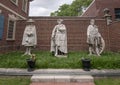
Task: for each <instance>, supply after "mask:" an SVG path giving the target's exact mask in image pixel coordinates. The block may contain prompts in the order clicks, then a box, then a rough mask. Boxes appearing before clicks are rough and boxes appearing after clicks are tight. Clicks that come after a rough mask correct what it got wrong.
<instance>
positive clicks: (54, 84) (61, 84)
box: [30, 82, 95, 85]
mask: <svg viewBox="0 0 120 85" xmlns="http://www.w3.org/2000/svg"><path fill="white" fill-rule="evenodd" d="M30 85H95V84H94V83H93V82H86V83H80V82H78V83H71V82H70V83H64V82H59V83H56V82H47V83H45V82H44V83H31V84H30Z"/></svg>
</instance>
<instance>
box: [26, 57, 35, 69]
mask: <svg viewBox="0 0 120 85" xmlns="http://www.w3.org/2000/svg"><path fill="white" fill-rule="evenodd" d="M35 63H36V60H32V59H27V64H28V71H33V70H34V68H35Z"/></svg>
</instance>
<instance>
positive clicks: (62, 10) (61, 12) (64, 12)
mask: <svg viewBox="0 0 120 85" xmlns="http://www.w3.org/2000/svg"><path fill="white" fill-rule="evenodd" d="M92 1H93V0H75V1H73V2H72V4H71V5H68V4H63V5H62V6H60V7H59V9H58V10H57V11H55V12H52V13H51V16H79V15H81V14H82V13H83V9H85V8H87V7H88V6H89V5H90V3H91V2H92Z"/></svg>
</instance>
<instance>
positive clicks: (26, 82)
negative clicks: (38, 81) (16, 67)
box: [0, 76, 30, 85]
mask: <svg viewBox="0 0 120 85" xmlns="http://www.w3.org/2000/svg"><path fill="white" fill-rule="evenodd" d="M0 85H30V78H29V77H17V76H16V77H11V76H10V77H8V76H4V77H0Z"/></svg>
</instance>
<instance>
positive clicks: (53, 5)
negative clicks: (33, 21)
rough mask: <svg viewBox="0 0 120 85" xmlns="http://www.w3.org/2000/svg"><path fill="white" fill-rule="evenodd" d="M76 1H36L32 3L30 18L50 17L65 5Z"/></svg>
mask: <svg viewBox="0 0 120 85" xmlns="http://www.w3.org/2000/svg"><path fill="white" fill-rule="evenodd" d="M72 1H74V0H34V1H32V2H30V12H29V16H50V13H51V12H54V11H56V10H58V8H59V6H61V5H63V4H71V3H72Z"/></svg>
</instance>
